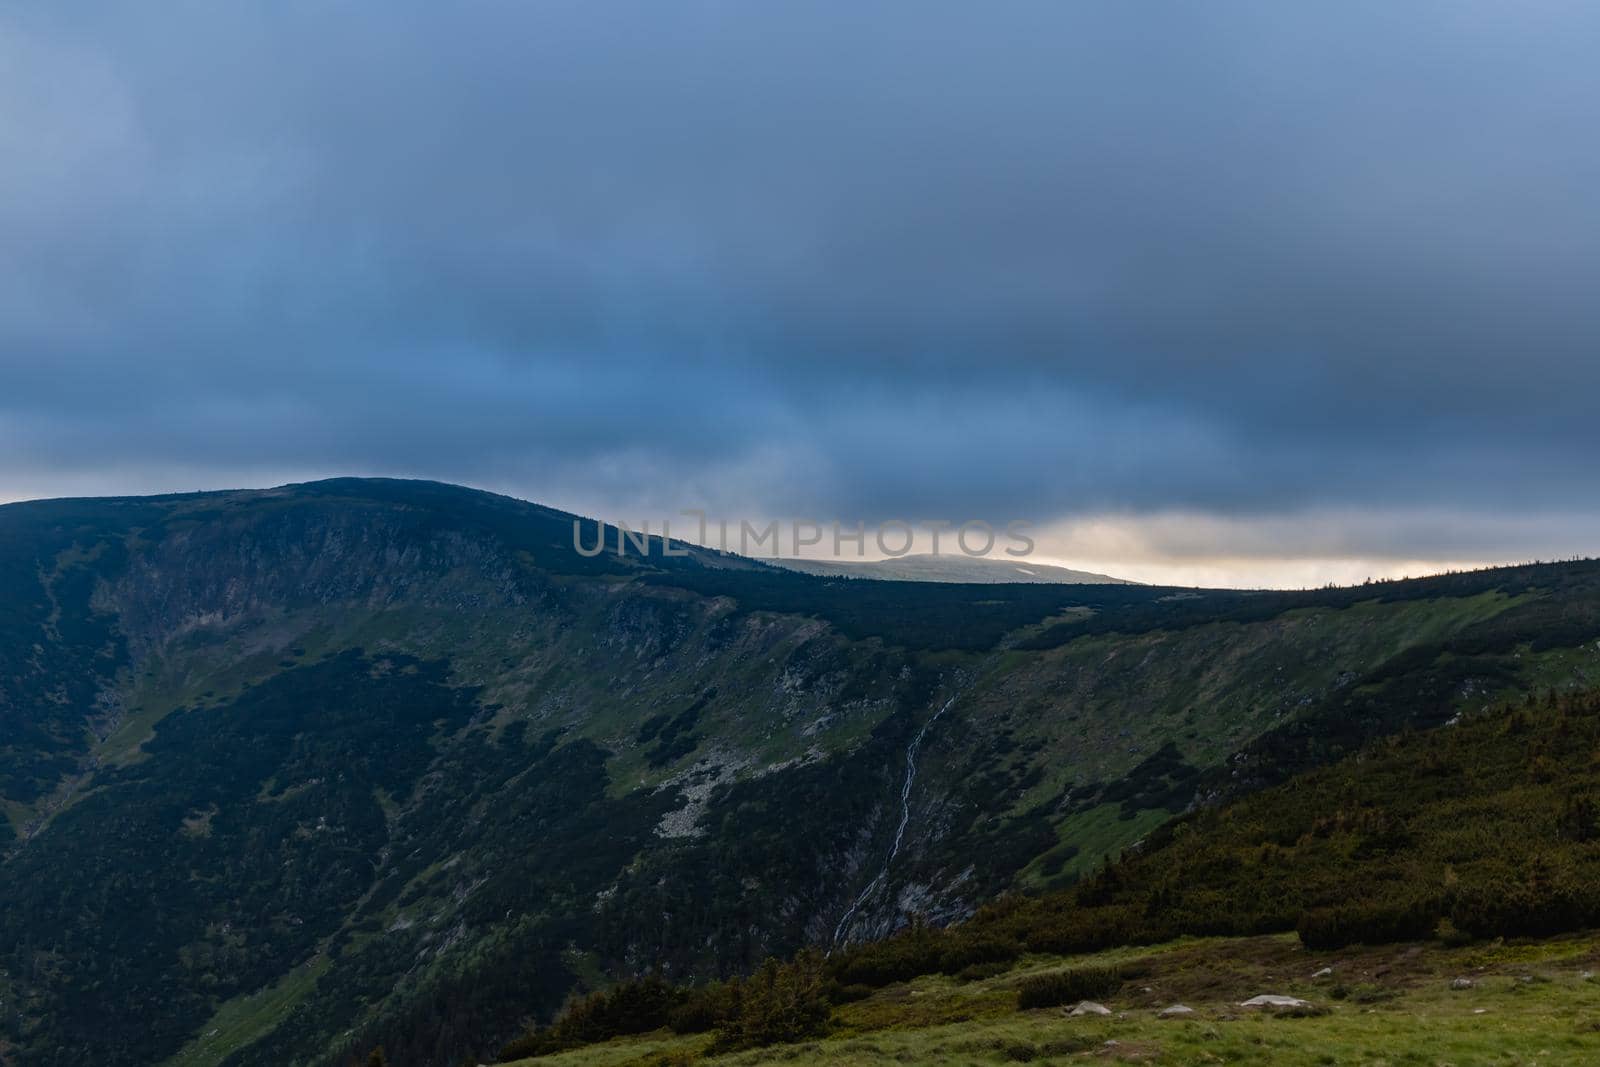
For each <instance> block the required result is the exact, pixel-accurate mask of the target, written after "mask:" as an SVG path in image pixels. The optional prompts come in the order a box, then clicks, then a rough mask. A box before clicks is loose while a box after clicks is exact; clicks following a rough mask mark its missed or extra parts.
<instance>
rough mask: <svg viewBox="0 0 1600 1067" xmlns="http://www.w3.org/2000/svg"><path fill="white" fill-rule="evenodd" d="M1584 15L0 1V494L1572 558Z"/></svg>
mask: <svg viewBox="0 0 1600 1067" xmlns="http://www.w3.org/2000/svg"><path fill="white" fill-rule="evenodd" d="M1597 54H1600V7H1597V6H1596V5H1593V4H1588V3H1577V2H1572V3H1566V2H1559V0H1552V2H1539V3H1532V4H1527V3H1522V4H1513V3H1509V2H1507V3H1480V2H1476V0H1449V2H1438V3H1428V2H1416V3H1408V4H1404V5H1397V4H1393V3H1388V2H1381V3H1380V2H1372V3H1368V2H1361V0H1355V2H1342V3H1339V4H1324V5H1295V4H1284V3H1282V2H1281V0H1262V2H1259V3H1233V2H1227V0H1212V2H1208V3H1205V4H1179V3H1149V4H1127V3H1121V2H1111V0H1106V2H1100V3H1091V2H1082V3H1061V2H1059V0H1050V2H1040V3H1030V2H1025V0H1015V2H1010V3H1007V4H1003V5H991V4H945V3H940V2H936V0H917V2H911V0H903V2H894V3H889V2H872V0H854V2H850V3H832V2H826V0H817V2H807V3H804V4H787V5H780V4H757V3H750V2H748V0H745V2H729V3H703V2H694V0H686V2H679V3H673V4H661V3H628V2H624V0H608V2H607V3H604V4H596V3H594V2H592V0H586V2H573V3H566V2H558V0H550V2H526V0H518V2H503V3H493V2H469V3H462V4H450V5H440V4H424V3H413V2H410V0H386V2H384V3H376V2H363V3H356V2H329V0H320V2H315V3H311V2H295V0H287V2H273V3H266V2H261V3H244V2H239V3H232V4H216V3H200V2H185V0H173V2H172V3H167V4H163V5H160V6H159V8H156V9H153V8H151V7H150V6H149V5H143V4H141V5H135V4H112V3H90V4H74V5H21V4H3V3H0V500H8V499H26V498H32V497H41V496H61V495H77V494H87V493H93V494H100V493H119V494H120V493H137V492H156V491H171V490H179V489H183V490H188V489H196V488H228V487H240V486H264V485H272V484H278V483H282V482H285V481H292V480H303V479H307V478H313V477H321V476H328V475H337V474H375V475H376V474H381V475H399V476H414V477H426V478H436V479H441V480H445V481H451V482H459V483H464V484H470V485H477V486H482V487H485V488H491V489H495V490H498V491H502V492H507V493H511V494H513V495H517V496H521V497H525V498H529V499H534V500H538V501H541V502H544V503H548V504H552V505H555V506H559V507H565V508H568V509H571V510H576V511H580V512H582V513H584V514H590V515H600V516H604V517H606V518H611V519H617V518H622V519H628V520H633V521H638V520H645V519H652V518H656V517H659V516H670V515H675V514H676V513H678V512H679V511H680V510H682V509H686V508H698V509H704V510H706V511H708V512H710V513H712V514H713V515H718V516H726V517H730V518H733V519H735V520H737V519H741V518H750V519H765V518H768V517H807V518H815V519H817V520H819V521H824V522H827V521H833V520H839V521H842V522H844V523H847V524H850V523H854V522H856V521H862V522H865V523H867V524H869V525H871V524H874V523H881V522H884V521H886V520H889V519H896V518H898V519H904V520H906V521H916V520H926V519H937V520H940V521H949V522H952V523H961V522H963V521H967V520H974V519H982V520H984V521H989V522H993V523H996V524H1000V525H1003V524H1004V523H1006V522H1009V521H1013V520H1025V521H1028V522H1031V523H1033V524H1035V529H1036V531H1037V534H1036V540H1037V545H1038V547H1037V549H1036V551H1037V552H1038V553H1039V558H1041V559H1048V560H1054V561H1058V562H1063V563H1066V564H1069V565H1072V566H1081V567H1086V568H1088V569H1093V570H1098V571H1102V572H1108V573H1115V574H1121V575H1126V576H1128V577H1133V578H1139V579H1142V580H1152V581H1174V582H1180V583H1183V584H1218V585H1302V584H1320V583H1322V582H1324V581H1359V580H1361V579H1362V578H1364V577H1367V576H1398V575H1401V574H1418V573H1423V572H1426V571H1430V570H1437V569H1441V568H1445V567H1455V566H1471V565H1477V564H1482V563H1489V562H1503V561H1518V560H1525V559H1532V558H1556V557H1566V556H1572V555H1596V554H1600V492H1597V491H1600V459H1597V457H1600V418H1596V413H1597V408H1600V405H1597V403H1596V399H1597V397H1600V300H1597V299H1596V294H1595V285H1596V279H1597V278H1600V137H1597V136H1595V131H1596V129H1597V128H1600V64H1596V63H1595V62H1594V56H1595V55H1597ZM675 532H676V531H675Z"/></svg>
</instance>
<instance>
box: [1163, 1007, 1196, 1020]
mask: <svg viewBox="0 0 1600 1067" xmlns="http://www.w3.org/2000/svg"><path fill="white" fill-rule="evenodd" d="M1193 1014H1194V1009H1193V1008H1191V1007H1189V1006H1188V1005H1187V1004H1174V1005H1172V1006H1171V1007H1167V1008H1162V1009H1161V1010H1160V1011H1158V1012H1157V1013H1156V1018H1158V1019H1182V1018H1185V1017H1187V1016H1190V1015H1193Z"/></svg>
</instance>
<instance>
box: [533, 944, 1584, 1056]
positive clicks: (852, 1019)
mask: <svg viewBox="0 0 1600 1067" xmlns="http://www.w3.org/2000/svg"><path fill="white" fill-rule="evenodd" d="M1063 963H1064V961H1063V960H1061V959H1058V958H1045V957H1032V958H1029V959H1027V960H1025V961H1022V962H1021V963H1020V964H1019V965H1018V966H1017V967H1015V968H1013V969H1012V970H1010V971H1007V972H1006V973H1004V974H1001V975H997V976H995V977H993V978H989V979H985V980H982V981H976V982H965V983H964V982H960V981H957V980H955V979H952V978H948V977H927V978H919V979H917V980H916V981H914V982H910V983H904V984H900V985H896V986H891V987H889V988H887V989H884V990H880V991H879V992H878V993H876V994H874V995H873V996H871V997H869V998H867V999H866V1000H862V1001H858V1002H856V1003H853V1004H848V1005H844V1006H842V1007H840V1008H838V1009H836V1010H835V1013H834V1030H833V1032H832V1033H831V1034H830V1035H829V1036H828V1037H826V1038H824V1039H821V1040H817V1041H812V1042H807V1043H804V1044H799V1045H789V1046H780V1047H775V1048H769V1049H761V1050H756V1051H753V1052H745V1053H737V1054H733V1055H727V1056H720V1057H705V1056H703V1052H704V1050H705V1048H706V1046H707V1045H708V1039H707V1038H706V1037H704V1036H698V1037H676V1036H673V1035H670V1034H666V1033H658V1034H653V1035H648V1036H646V1037H644V1038H638V1039H631V1040H629V1039H621V1040H617V1041H612V1042H609V1043H607V1044H604V1045H597V1046H594V1047H591V1048H587V1049H580V1050H577V1051H574V1052H570V1053H565V1054H562V1055H559V1056H550V1057H544V1058H540V1059H537V1060H525V1061H520V1062H521V1063H523V1064H524V1065H525V1067H623V1065H630V1067H644V1065H648V1064H657V1063H688V1062H697V1063H699V1062H704V1063H708V1064H716V1065H719V1067H752V1065H755V1064H768V1063H790V1064H795V1065H797V1067H806V1065H823V1064H827V1065H839V1064H868V1065H870V1064H886V1065H887V1064H908V1063H911V1064H929V1065H950V1067H957V1065H960V1067H966V1065H989V1064H1005V1063H1024V1062H1031V1063H1039V1064H1052V1063H1053V1064H1069V1063H1082V1062H1091V1063H1094V1062H1107V1063H1119V1062H1122V1063H1146V1064H1172V1065H1178V1064H1210V1063H1229V1064H1259V1065H1273V1067H1302V1065H1305V1067H1311V1065H1315V1067H1327V1065H1340V1064H1344V1065H1364V1067H1378V1065H1395V1067H1398V1065H1401V1064H1419V1065H1429V1067H1438V1065H1453V1067H1469V1065H1473V1067H1475V1065H1479V1064H1505V1065H1511V1064H1587V1063H1595V1062H1600V984H1597V983H1596V982H1595V981H1593V980H1592V979H1590V978H1587V977H1585V974H1586V973H1587V972H1588V971H1592V970H1596V969H1597V968H1600V935H1595V934H1587V935H1582V936H1577V937H1566V938H1556V939H1551V940H1547V941H1528V942H1515V943H1510V944H1505V943H1500V942H1496V943H1493V944H1488V945H1476V946H1467V947H1463V948H1446V947H1443V946H1442V945H1439V944H1437V943H1427V944H1417V945H1409V946H1408V945H1400V946H1389V947H1383V948H1371V949H1348V950H1344V951H1340V952H1336V953H1317V952H1310V951H1307V950H1306V949H1304V948H1302V947H1301V946H1300V944H1299V941H1298V940H1297V939H1296V938H1294V937H1289V936H1277V937H1257V938H1235V939H1194V940H1184V941H1179V942H1173V943H1171V944H1167V945H1161V946H1155V947H1153V948H1143V949H1130V948H1122V949H1116V950H1113V951H1110V952H1103V953H1096V954H1094V955H1092V956H1084V957H1079V958H1075V959H1073V960H1072V961H1071V965H1072V966H1075V967H1082V966H1090V965H1099V964H1116V965H1117V966H1119V967H1121V968H1122V969H1123V970H1124V972H1125V973H1126V974H1127V976H1128V977H1127V979H1126V981H1125V982H1124V984H1123V987H1122V989H1121V990H1120V991H1119V992H1118V993H1116V994H1115V995H1113V996H1110V997H1107V998H1106V999H1105V1003H1106V1005H1107V1006H1108V1007H1110V1008H1111V1009H1112V1011H1113V1013H1114V1014H1113V1015H1111V1016H1109V1017H1102V1018H1093V1017H1090V1018H1068V1017H1067V1016H1066V1015H1065V1014H1064V1012H1063V1010H1062V1009H1059V1008H1048V1009H1041V1010H1038V1011H1019V1010H1018V1009H1017V1007H1016V989H1017V986H1018V985H1019V983H1020V982H1021V981H1022V979H1023V978H1025V977H1026V976H1028V975H1032V974H1039V973H1043V972H1046V971H1050V970H1054V969H1058V968H1060V967H1061V966H1062V965H1063ZM1324 967H1332V968H1333V972H1334V973H1333V975H1332V976H1330V977H1322V978H1314V977H1313V975H1315V974H1316V973H1317V972H1318V971H1320V970H1321V969H1322V968H1324ZM1457 977H1469V978H1471V979H1472V980H1473V982H1474V986H1473V988H1471V989H1468V990H1454V989H1451V987H1450V985H1451V980H1452V979H1454V978H1457ZM1258 993H1287V994H1289V995H1293V996H1298V997H1301V998H1303V999H1306V1000H1309V1001H1311V1002H1312V1003H1313V1005H1314V1006H1315V1011H1314V1012H1313V1013H1311V1014H1307V1015H1304V1016H1296V1017H1285V1016H1277V1015H1272V1014H1264V1013H1260V1012H1256V1011H1251V1010H1247V1009H1242V1008H1240V1007H1238V1002H1239V1001H1242V1000H1244V999H1246V998H1248V997H1251V996H1254V995H1256V994H1258ZM1173 1003H1183V1004H1186V1005H1188V1006H1189V1007H1191V1008H1193V1009H1195V1014H1194V1015H1193V1016H1190V1017H1188V1018H1185V1019H1161V1018H1158V1016H1157V1013H1158V1012H1159V1011H1160V1010H1161V1009H1162V1008H1163V1007H1166V1006H1167V1005H1170V1004H1173Z"/></svg>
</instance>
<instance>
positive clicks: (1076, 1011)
mask: <svg viewBox="0 0 1600 1067" xmlns="http://www.w3.org/2000/svg"><path fill="white" fill-rule="evenodd" d="M1067 1014H1068V1015H1110V1014H1111V1009H1110V1008H1108V1007H1106V1006H1105V1005H1104V1004H1096V1003H1095V1002H1094V1001H1092V1000H1080V1001H1078V1003H1077V1004H1075V1005H1073V1008H1072V1010H1071V1011H1069V1012H1067Z"/></svg>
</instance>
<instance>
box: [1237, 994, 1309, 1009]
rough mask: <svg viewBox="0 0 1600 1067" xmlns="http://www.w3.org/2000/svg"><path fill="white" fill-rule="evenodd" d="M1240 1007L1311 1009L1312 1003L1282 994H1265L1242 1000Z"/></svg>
mask: <svg viewBox="0 0 1600 1067" xmlns="http://www.w3.org/2000/svg"><path fill="white" fill-rule="evenodd" d="M1239 1007H1241V1008H1309V1007H1311V1002H1310V1001H1309V1000H1301V999H1300V998H1299V997H1286V996H1284V995H1282V994H1281V993H1263V994H1261V995H1260V996H1259V997H1251V998H1250V999H1249V1000H1241V1001H1240V1002H1239Z"/></svg>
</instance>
